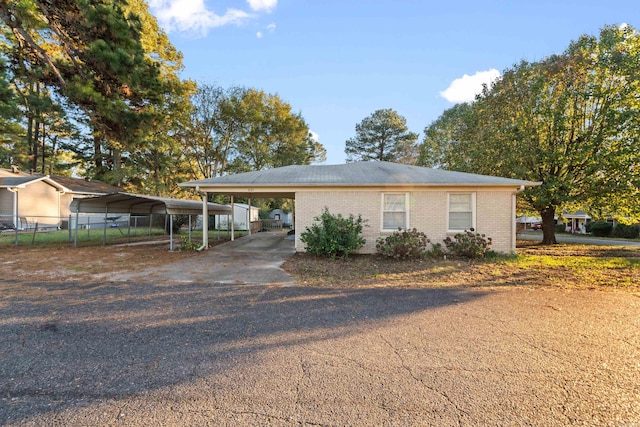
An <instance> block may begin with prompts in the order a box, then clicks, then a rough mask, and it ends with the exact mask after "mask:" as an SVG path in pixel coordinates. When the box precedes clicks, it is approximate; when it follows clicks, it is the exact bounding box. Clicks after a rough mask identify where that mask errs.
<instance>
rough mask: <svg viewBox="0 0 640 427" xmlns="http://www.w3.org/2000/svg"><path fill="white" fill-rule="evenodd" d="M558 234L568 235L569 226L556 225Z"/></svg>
mask: <svg viewBox="0 0 640 427" xmlns="http://www.w3.org/2000/svg"><path fill="white" fill-rule="evenodd" d="M555 227H556V233H566V232H567V226H566V225H564V224H556V225H555Z"/></svg>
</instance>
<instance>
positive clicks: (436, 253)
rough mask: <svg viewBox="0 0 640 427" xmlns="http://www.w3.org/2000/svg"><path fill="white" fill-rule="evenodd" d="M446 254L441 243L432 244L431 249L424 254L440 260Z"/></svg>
mask: <svg viewBox="0 0 640 427" xmlns="http://www.w3.org/2000/svg"><path fill="white" fill-rule="evenodd" d="M446 254H447V251H446V250H445V248H444V247H443V246H442V243H432V244H431V249H429V250H428V251H427V252H425V255H426V256H427V257H429V258H434V259H442V258H444V256H445V255H446Z"/></svg>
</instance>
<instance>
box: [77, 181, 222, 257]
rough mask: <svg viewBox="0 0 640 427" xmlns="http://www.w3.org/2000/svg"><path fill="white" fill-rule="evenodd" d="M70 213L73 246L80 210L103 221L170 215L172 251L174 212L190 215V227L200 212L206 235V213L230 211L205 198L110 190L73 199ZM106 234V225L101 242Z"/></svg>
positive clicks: (215, 213) (219, 213) (220, 213)
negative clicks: (72, 216)
mask: <svg viewBox="0 0 640 427" xmlns="http://www.w3.org/2000/svg"><path fill="white" fill-rule="evenodd" d="M71 212H72V213H74V214H75V215H76V221H75V227H74V241H73V246H74V247H77V242H78V222H79V221H78V219H79V215H80V213H99V214H104V218H105V223H106V222H107V219H108V218H109V215H110V214H128V215H150V216H152V215H154V214H159V215H169V222H170V227H169V230H170V232H169V233H170V234H169V240H170V244H169V246H170V250H173V216H174V215H189V230H191V215H202V216H203V221H202V223H203V235H206V234H207V233H206V230H205V227H207V225H208V221H207V218H208V216H209V215H230V214H231V212H232V211H231V208H230V207H229V206H224V205H219V204H217V203H207V202H206V199H204V198H203V200H202V201H198V200H183V199H171V198H166V197H155V196H143V195H140V194H130V193H113V194H107V195H105V196H99V197H88V198H82V199H75V200H74V201H73V202H72V203H71ZM189 232H191V231H189ZM106 235H107V228H106V227H105V229H104V237H103V243H106Z"/></svg>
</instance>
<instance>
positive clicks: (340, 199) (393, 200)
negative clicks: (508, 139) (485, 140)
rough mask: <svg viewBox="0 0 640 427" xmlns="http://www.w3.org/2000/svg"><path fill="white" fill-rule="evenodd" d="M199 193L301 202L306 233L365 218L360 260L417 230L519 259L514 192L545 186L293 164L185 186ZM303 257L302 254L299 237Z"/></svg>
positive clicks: (298, 222)
mask: <svg viewBox="0 0 640 427" xmlns="http://www.w3.org/2000/svg"><path fill="white" fill-rule="evenodd" d="M180 185H181V186H183V187H191V188H195V189H196V190H197V191H199V192H201V193H205V194H208V193H212V194H226V195H231V196H236V197H247V198H271V197H280V198H290V199H293V200H294V201H295V211H294V227H295V229H296V230H300V231H302V230H305V229H306V228H307V227H308V226H310V225H311V224H312V223H313V222H314V217H317V216H318V215H320V214H321V213H322V211H323V209H324V208H325V207H326V208H328V209H329V212H331V213H332V214H342V215H343V216H348V215H349V214H354V215H356V216H357V215H362V217H363V218H364V219H365V220H367V223H366V224H367V226H366V227H365V228H364V230H363V237H364V238H365V239H366V241H367V242H366V244H365V246H364V247H363V248H362V249H361V250H360V251H359V252H360V253H375V243H376V239H378V238H379V237H384V236H387V235H389V234H391V233H393V232H394V231H395V230H397V229H398V228H399V227H400V228H403V229H412V228H416V229H418V230H419V231H422V232H424V233H425V234H426V235H427V236H428V237H429V238H430V239H431V241H432V242H441V241H442V240H443V239H444V238H446V237H447V236H452V235H454V234H456V233H459V232H461V231H464V230H467V229H470V228H473V229H475V230H476V231H478V232H479V233H484V234H486V235H487V236H488V237H491V238H492V240H493V249H494V250H496V251H499V252H514V251H515V247H516V222H515V218H516V213H515V209H516V193H518V192H519V191H522V190H523V189H524V188H525V187H531V186H535V185H539V184H538V183H535V182H531V181H524V180H516V179H508V178H499V177H493V176H486V175H477V174H468V173H462V172H454V171H446V170H440V169H429V168H423V167H419V166H410V165H402V164H396V163H389V162H357V163H347V164H343V165H292V166H285V167H280V168H274V169H268V170H263V171H257V172H247V173H241V174H237V175H227V176H221V177H215V178H210V179H204V180H200V181H192V182H187V183H183V184H180ZM295 247H296V250H297V251H304V244H303V243H302V242H301V241H300V236H299V233H297V234H296V237H295Z"/></svg>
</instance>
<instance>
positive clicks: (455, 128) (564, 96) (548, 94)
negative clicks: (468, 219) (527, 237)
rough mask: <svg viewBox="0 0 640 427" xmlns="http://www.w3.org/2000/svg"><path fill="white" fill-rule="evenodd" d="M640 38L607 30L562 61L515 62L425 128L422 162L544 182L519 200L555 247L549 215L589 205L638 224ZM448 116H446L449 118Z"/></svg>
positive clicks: (627, 30)
mask: <svg viewBox="0 0 640 427" xmlns="http://www.w3.org/2000/svg"><path fill="white" fill-rule="evenodd" d="M639 70H640V35H639V34H638V33H637V32H636V30H635V29H633V28H632V27H630V26H621V27H613V26H608V27H605V28H603V29H602V30H601V32H600V35H599V37H595V36H586V35H585V36H582V37H580V39H578V40H577V41H574V42H572V43H571V44H570V45H569V47H568V48H567V50H566V51H565V52H563V53H562V54H560V55H553V56H550V57H548V58H545V59H543V60H541V61H539V62H533V63H529V62H525V61H523V62H521V63H519V64H516V65H514V66H513V67H511V68H509V69H507V70H506V71H505V72H504V73H503V75H502V77H501V78H500V79H499V80H498V81H496V82H495V83H494V84H493V85H492V86H491V87H486V88H485V90H484V91H483V93H482V94H481V95H480V96H479V97H478V98H477V100H476V101H475V102H474V103H473V104H472V105H471V106H470V111H464V114H461V111H463V110H466V107H454V109H452V110H449V111H448V112H447V113H445V115H443V116H442V117H441V118H440V119H438V120H437V121H436V122H434V123H433V124H432V125H431V126H429V127H427V129H426V131H425V134H426V135H427V139H426V140H425V143H424V144H423V151H426V152H429V153H430V154H428V155H427V154H425V155H423V156H422V158H423V159H426V160H423V161H425V163H429V161H430V160H429V159H431V158H435V159H437V162H436V163H439V164H441V165H443V166H446V167H448V168H451V169H456V170H462V171H468V172H475V173H485V174H495V175H500V176H506V177H513V178H521V179H528V180H531V181H540V182H542V185H541V186H539V187H534V188H531V189H527V190H526V191H525V192H524V194H523V196H524V198H525V200H526V201H527V202H528V204H529V205H530V206H531V207H532V208H533V209H535V210H536V211H537V212H538V213H539V214H540V215H541V217H542V220H543V232H544V237H543V243H544V244H553V243H555V242H556V240H555V229H554V215H556V214H559V213H560V211H561V210H562V208H563V207H567V206H572V205H573V206H575V205H577V204H580V205H588V206H591V207H592V208H593V209H599V210H600V211H601V212H608V213H611V214H613V215H617V216H618V217H619V219H622V220H626V221H633V220H637V219H640V212H639V211H640V209H639V207H638V203H637V200H638V195H639V190H638V189H639V188H640V150H638V146H639V143H640V97H639V95H638V94H639V93H640V74H639ZM449 118H452V119H451V120H449Z"/></svg>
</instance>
